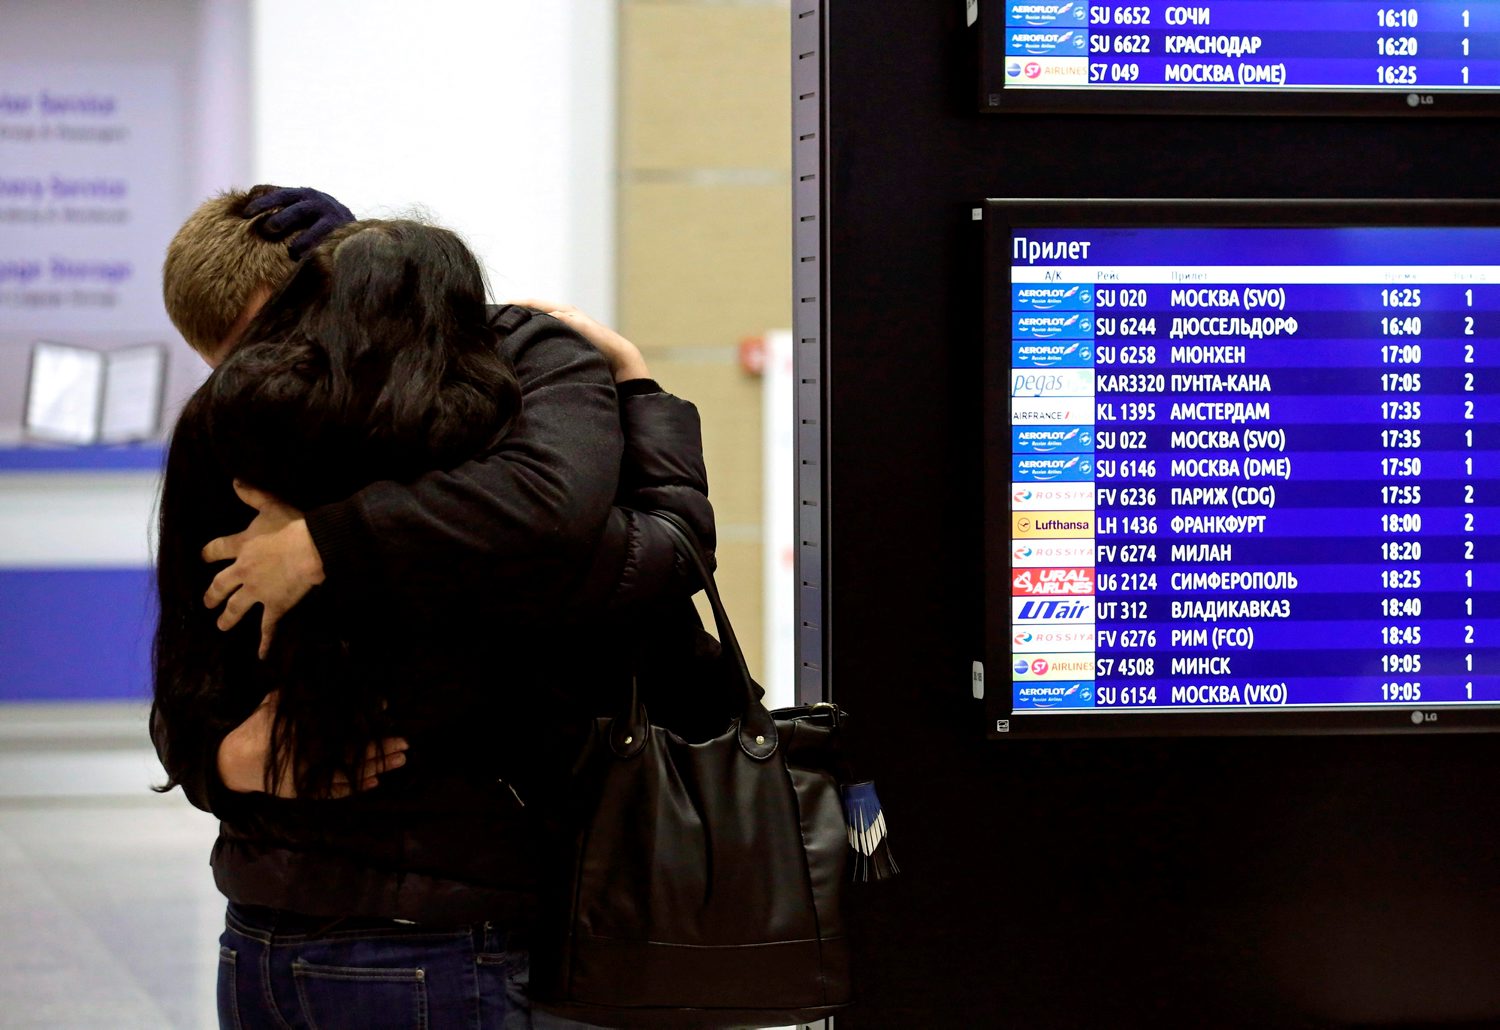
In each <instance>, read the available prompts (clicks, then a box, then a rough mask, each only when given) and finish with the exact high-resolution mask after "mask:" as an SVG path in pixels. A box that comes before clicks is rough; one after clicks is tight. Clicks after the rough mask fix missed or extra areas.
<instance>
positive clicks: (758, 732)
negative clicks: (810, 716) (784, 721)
mask: <svg viewBox="0 0 1500 1030" xmlns="http://www.w3.org/2000/svg"><path fill="white" fill-rule="evenodd" d="M646 514H647V515H650V516H652V517H654V518H657V519H660V520H661V522H662V525H664V526H665V527H666V528H667V531H668V532H669V533H670V534H671V535H672V537H673V538H674V539H675V540H676V543H677V544H678V545H679V549H680V550H681V551H682V552H684V553H685V554H686V556H687V558H688V560H689V561H691V562H692V563H693V567H694V568H695V569H697V570H698V578H699V579H700V580H701V581H702V583H703V592H704V593H705V594H707V595H708V604H709V607H710V608H712V609H713V613H714V625H715V627H716V628H717V629H718V631H719V648H720V653H721V657H722V659H723V660H727V661H728V662H729V663H730V669H731V672H732V674H733V676H734V678H735V682H736V683H738V684H739V685H740V688H741V690H742V691H743V694H744V708H743V709H742V710H741V713H740V748H741V749H742V750H744V752H745V754H747V755H749V756H750V757H751V758H754V759H757V760H764V759H767V758H770V757H771V755H773V754H775V753H776V720H775V719H773V718H771V713H770V712H768V711H767V710H766V706H765V705H763V704H761V703H760V698H759V697H758V696H757V692H756V689H755V681H754V680H753V679H751V677H750V666H749V665H747V664H746V663H745V652H744V651H743V650H742V649H741V648H740V642H739V638H737V637H736V636H735V635H734V627H733V626H731V625H730V624H729V613H728V612H726V611H725V610H724V602H723V600H722V599H721V598H720V597H719V587H718V584H716V583H715V582H714V574H713V573H712V572H710V571H709V568H708V562H707V561H705V560H704V558H703V546H702V545H701V544H699V543H698V536H697V534H696V533H694V532H693V530H692V527H691V526H689V525H688V524H687V523H686V522H685V521H683V519H682V518H681V516H679V515H676V514H674V513H672V512H670V511H651V512H647V513H646ZM633 693H634V691H633V690H632V694H633ZM633 706H634V698H632V707H633Z"/></svg>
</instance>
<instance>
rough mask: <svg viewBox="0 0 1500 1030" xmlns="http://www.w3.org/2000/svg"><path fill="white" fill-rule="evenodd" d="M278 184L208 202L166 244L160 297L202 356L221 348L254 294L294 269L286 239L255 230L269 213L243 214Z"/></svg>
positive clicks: (273, 287)
mask: <svg viewBox="0 0 1500 1030" xmlns="http://www.w3.org/2000/svg"><path fill="white" fill-rule="evenodd" d="M274 188H275V187H272V186H256V187H254V188H252V189H250V190H229V191H226V192H224V193H220V194H219V195H218V196H216V197H213V198H212V199H210V200H207V201H204V202H203V203H202V204H200V205H199V206H198V210H196V211H194V212H193V214H192V216H191V217H190V218H188V220H187V221H186V222H184V223H183V224H182V228H181V229H178V230H177V235H176V236H173V237H172V242H171V243H170V244H168V245H167V259H166V261H165V262H164V263H163V265H162V270H161V285H162V299H163V300H164V301H165V302H166V306H167V315H168V317H169V318H171V319H172V324H173V325H175V326H176V327H177V331H178V332H180V333H181V334H182V336H183V338H184V339H185V340H187V342H188V343H189V344H190V345H191V346H192V347H193V349H194V350H196V351H198V352H199V353H200V354H210V353H212V352H213V351H215V350H216V349H217V348H218V347H219V345H220V344H221V343H222V342H223V341H224V339H225V337H227V336H228V335H229V332H230V330H231V329H232V328H234V325H235V323H236V322H238V321H239V319H240V316H241V315H243V314H244V313H245V307H246V306H247V305H248V304H249V303H250V298H251V297H253V296H254V295H255V294H256V293H257V292H258V291H260V290H262V289H268V290H270V291H271V292H273V293H274V292H275V291H277V290H279V289H280V288H281V286H282V284H283V283H285V282H286V281H287V279H288V278H290V277H291V274H292V270H293V269H294V268H295V267H296V265H295V264H293V262H292V260H291V258H289V257H288V256H287V250H286V240H281V241H280V242H276V243H273V242H271V241H269V240H265V239H262V238H261V237H260V235H259V234H258V233H257V232H256V223H258V222H259V221H260V219H262V218H265V217H267V215H269V214H270V212H267V213H266V214H262V215H258V216H256V217H255V218H246V217H245V216H244V211H245V205H246V204H247V203H249V201H251V200H252V199H254V198H255V197H257V196H260V195H261V194H262V193H266V192H269V191H270V190H272V189H274Z"/></svg>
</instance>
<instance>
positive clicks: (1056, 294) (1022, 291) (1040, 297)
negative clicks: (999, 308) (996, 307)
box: [1011, 5, 1094, 311]
mask: <svg viewBox="0 0 1500 1030" xmlns="http://www.w3.org/2000/svg"><path fill="white" fill-rule="evenodd" d="M1070 6H1071V5H1070ZM1014 63H1015V62H1012V64H1014ZM1014 291H1015V292H1014V295H1013V298H1012V301H1011V306H1012V307H1016V308H1030V309H1031V310H1033V311H1050V310H1051V309H1053V308H1059V307H1062V306H1063V305H1064V304H1066V305H1068V307H1070V308H1072V307H1086V306H1088V305H1089V304H1092V303H1093V302H1094V292H1093V290H1092V289H1091V288H1089V287H1087V286H1080V285H1073V286H1032V285H1024V286H1022V285H1017V286H1015V287H1014Z"/></svg>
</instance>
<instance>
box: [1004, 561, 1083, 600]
mask: <svg viewBox="0 0 1500 1030" xmlns="http://www.w3.org/2000/svg"><path fill="white" fill-rule="evenodd" d="M1010 588H1011V589H1010V592H1011V593H1012V594H1013V595H1015V596H1018V597H1078V596H1092V595H1093V593H1094V570H1093V569H1082V568H1075V569H1020V570H1018V571H1015V572H1012V573H1011V577H1010Z"/></svg>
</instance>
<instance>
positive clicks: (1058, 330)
mask: <svg viewBox="0 0 1500 1030" xmlns="http://www.w3.org/2000/svg"><path fill="white" fill-rule="evenodd" d="M1015 328H1016V332H1017V334H1021V333H1024V334H1026V335H1027V336H1029V337H1030V338H1032V339H1034V340H1045V339H1049V338H1051V337H1053V336H1061V335H1062V334H1064V333H1067V334H1068V335H1069V336H1080V335H1082V336H1087V335H1088V334H1089V333H1092V332H1093V331H1094V319H1093V316H1091V315H1087V314H1072V315H1017V316H1016V321H1015Z"/></svg>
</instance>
